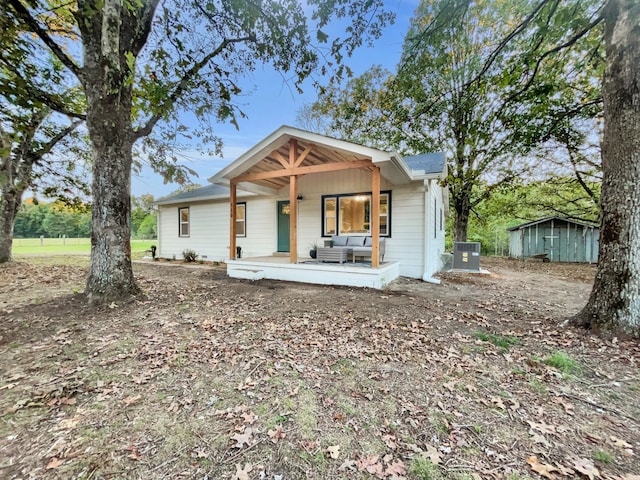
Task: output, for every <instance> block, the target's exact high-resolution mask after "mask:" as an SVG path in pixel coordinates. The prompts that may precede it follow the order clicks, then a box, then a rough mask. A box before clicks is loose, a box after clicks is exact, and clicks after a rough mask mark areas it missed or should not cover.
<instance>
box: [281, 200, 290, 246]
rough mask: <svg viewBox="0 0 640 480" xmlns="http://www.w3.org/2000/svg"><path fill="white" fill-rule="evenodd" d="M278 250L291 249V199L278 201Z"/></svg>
mask: <svg viewBox="0 0 640 480" xmlns="http://www.w3.org/2000/svg"><path fill="white" fill-rule="evenodd" d="M278 251H279V252H288V251H289V200H283V201H280V202H278Z"/></svg>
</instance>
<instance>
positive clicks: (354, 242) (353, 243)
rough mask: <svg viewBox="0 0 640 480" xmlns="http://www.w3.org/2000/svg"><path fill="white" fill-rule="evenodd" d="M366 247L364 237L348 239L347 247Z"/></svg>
mask: <svg viewBox="0 0 640 480" xmlns="http://www.w3.org/2000/svg"><path fill="white" fill-rule="evenodd" d="M363 245H364V237H348V240H347V246H349V247H362V246H363Z"/></svg>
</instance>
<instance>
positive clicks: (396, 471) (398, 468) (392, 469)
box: [384, 460, 407, 476]
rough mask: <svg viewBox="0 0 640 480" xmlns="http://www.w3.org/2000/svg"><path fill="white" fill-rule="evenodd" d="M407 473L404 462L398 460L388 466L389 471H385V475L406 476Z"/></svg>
mask: <svg viewBox="0 0 640 480" xmlns="http://www.w3.org/2000/svg"><path fill="white" fill-rule="evenodd" d="M406 473H407V468H406V467H405V465H404V462H403V461H402V460H396V461H395V462H393V463H392V464H390V465H388V466H387V469H386V470H385V471H384V474H385V475H387V476H389V475H405V474H406Z"/></svg>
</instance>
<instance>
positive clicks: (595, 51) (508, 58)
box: [301, 0, 603, 240]
mask: <svg viewBox="0 0 640 480" xmlns="http://www.w3.org/2000/svg"><path fill="white" fill-rule="evenodd" d="M599 4H600V0H586V1H584V2H573V1H571V0H563V1H561V2H541V4H540V5H542V6H543V8H542V10H541V12H543V13H540V15H533V19H534V21H533V23H531V24H526V23H523V24H522V26H521V27H522V28H520V29H519V30H518V31H517V32H515V33H514V28H515V26H517V25H519V24H520V22H523V21H524V19H526V18H528V17H529V16H530V14H531V13H532V12H531V10H532V9H533V8H534V4H533V3H531V2H528V1H524V0H523V1H519V0H510V1H501V2H495V1H491V0H481V1H477V2H471V3H469V2H442V1H438V0H422V1H421V2H420V5H419V6H418V8H417V9H416V13H415V16H414V18H413V19H412V22H411V27H410V30H409V32H408V33H407V35H406V37H405V41H404V46H403V55H402V60H401V63H400V65H399V67H398V70H397V72H396V73H395V74H390V73H388V72H385V71H384V70H382V69H381V68H380V67H373V68H372V69H370V70H369V71H368V72H366V73H365V74H364V75H362V76H360V77H358V78H355V79H353V80H351V81H349V83H347V84H346V87H345V88H341V87H340V86H339V85H332V86H331V87H330V88H327V89H325V90H324V92H322V94H321V96H320V98H319V99H318V101H317V102H316V103H315V104H313V105H312V106H311V107H309V108H307V109H306V110H305V111H304V112H303V113H302V114H301V120H302V121H305V122H307V123H310V120H309V117H314V116H315V117H320V118H323V117H324V118H330V120H331V123H330V125H329V126H328V127H327V126H326V124H325V123H322V122H318V125H319V126H321V127H322V128H326V130H327V131H326V132H325V133H331V134H332V135H334V136H338V137H343V138H347V139H349V140H353V141H357V142H361V143H365V144H368V145H371V146H375V147H378V148H383V149H394V150H398V151H400V152H403V153H409V154H412V153H424V152H429V151H444V153H445V154H446V157H447V161H448V164H449V172H448V173H449V174H448V177H447V180H446V183H447V186H448V187H449V191H450V194H451V205H452V209H453V211H454V219H453V225H452V229H453V233H454V236H455V237H456V239H457V240H464V239H465V238H466V236H467V228H468V224H469V222H470V218H473V214H474V213H475V210H476V209H478V208H480V207H481V205H482V203H483V202H485V201H486V200H487V199H488V198H490V197H491V196H492V195H493V194H494V193H495V191H496V190H498V189H499V188H501V187H502V186H503V185H508V184H510V183H512V182H515V181H516V180H517V179H519V178H522V177H528V176H532V175H539V172H540V171H541V165H543V164H547V165H549V167H553V168H554V169H555V168H556V167H557V165H555V164H554V165H551V164H549V162H547V157H548V155H546V154H545V155H543V154H542V153H540V155H539V156H538V157H537V158H536V156H535V155H534V153H539V150H540V149H541V148H542V146H549V145H550V144H551V143H553V145H555V146H557V147H558V148H564V149H566V150H567V152H568V154H567V155H566V157H567V158H562V160H563V162H562V170H561V171H564V172H566V173H571V174H573V173H575V174H576V177H577V178H580V179H581V180H585V179H586V180H587V181H590V180H591V179H590V177H589V176H588V175H585V174H584V172H583V168H582V167H583V166H584V165H585V161H584V160H585V158H584V155H583V154H581V152H580V150H581V148H582V147H583V146H584V144H585V143H588V140H589V135H590V134H592V132H593V131H597V130H598V121H597V120H594V119H597V118H598V116H599V113H600V110H601V101H600V89H599V85H600V76H601V74H602V67H603V65H602V62H601V61H600V60H599V58H600V57H599V54H600V53H601V52H600V51H599V49H600V48H601V46H600V39H601V34H602V32H601V30H600V29H599V27H598V26H597V24H596V26H595V27H593V26H592V25H591V24H590V22H591V20H592V18H597V7H598V5H599ZM594 16H596V17H594ZM567 18H571V21H567V20H566V19H567ZM587 27H589V28H587ZM591 27H593V28H591ZM585 29H586V30H585ZM583 30H584V32H583ZM576 32H578V33H579V36H578V38H576V39H574V40H572V41H571V42H569V39H571V38H572V36H574V35H576ZM508 35H512V37H510V41H508V42H504V43H503V44H502V43H498V42H499V40H500V39H502V38H507V36H508ZM496 45H498V46H496ZM556 47H557V48H556ZM569 47H571V48H569ZM585 58H589V59H590V60H589V61H585ZM541 158H542V159H541ZM596 158H597V157H596ZM596 202H597V201H596ZM492 227H493V226H492Z"/></svg>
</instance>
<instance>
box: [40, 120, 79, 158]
mask: <svg viewBox="0 0 640 480" xmlns="http://www.w3.org/2000/svg"><path fill="white" fill-rule="evenodd" d="M81 123H82V121H81V120H74V121H73V122H72V123H71V125H69V126H68V127H67V128H65V129H63V130H61V131H59V132H58V133H57V134H56V135H54V136H53V137H52V138H51V139H50V140H49V141H48V142H47V143H45V144H44V145H43V146H42V148H40V149H39V150H37V151H35V152H33V154H32V155H33V157H34V159H33V162H34V163H35V162H37V161H38V160H40V159H41V158H42V157H44V156H45V155H47V154H48V153H51V150H52V149H53V147H55V145H56V144H57V143H58V142H59V141H60V140H62V139H63V138H64V137H66V136H67V135H69V134H70V133H71V132H73V131H74V130H75V129H76V128H78V126H79V125H80V124H81Z"/></svg>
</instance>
